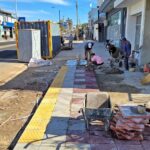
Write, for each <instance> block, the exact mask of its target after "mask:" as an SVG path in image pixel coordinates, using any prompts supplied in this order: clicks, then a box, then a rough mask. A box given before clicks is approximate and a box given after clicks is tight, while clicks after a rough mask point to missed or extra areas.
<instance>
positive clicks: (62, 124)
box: [46, 117, 69, 133]
mask: <svg viewBox="0 0 150 150" xmlns="http://www.w3.org/2000/svg"><path fill="white" fill-rule="evenodd" d="M68 121H69V118H65V117H52V119H51V120H50V122H49V124H48V125H47V129H46V133H49V132H51V131H55V130H67V128H68Z"/></svg>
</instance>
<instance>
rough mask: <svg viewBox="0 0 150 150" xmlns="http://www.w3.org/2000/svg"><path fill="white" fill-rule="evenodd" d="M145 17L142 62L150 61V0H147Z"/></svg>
mask: <svg viewBox="0 0 150 150" xmlns="http://www.w3.org/2000/svg"><path fill="white" fill-rule="evenodd" d="M145 6H146V9H145V19H144V23H145V26H144V39H143V49H142V54H141V64H142V65H144V64H146V63H150V19H149V18H150V1H149V0H147V1H146V5H145Z"/></svg>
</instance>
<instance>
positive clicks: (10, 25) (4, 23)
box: [2, 22, 14, 28]
mask: <svg viewBox="0 0 150 150" xmlns="http://www.w3.org/2000/svg"><path fill="white" fill-rule="evenodd" d="M2 26H3V27H8V28H13V27H14V23H11V22H3V23H2Z"/></svg>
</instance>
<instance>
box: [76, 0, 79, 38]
mask: <svg viewBox="0 0 150 150" xmlns="http://www.w3.org/2000/svg"><path fill="white" fill-rule="evenodd" d="M76 17H77V26H76V34H77V40H79V16H78V0H76Z"/></svg>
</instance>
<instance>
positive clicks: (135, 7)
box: [126, 0, 145, 49]
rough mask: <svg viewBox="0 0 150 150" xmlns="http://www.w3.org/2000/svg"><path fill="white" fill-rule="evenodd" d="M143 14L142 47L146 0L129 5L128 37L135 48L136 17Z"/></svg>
mask: <svg viewBox="0 0 150 150" xmlns="http://www.w3.org/2000/svg"><path fill="white" fill-rule="evenodd" d="M139 13H142V20H141V37H140V45H141V46H142V45H143V33H144V20H145V17H144V16H145V0H137V1H136V3H133V4H130V5H127V21H126V37H127V39H128V40H129V41H130V42H131V44H132V49H134V47H135V33H136V15H137V14H139Z"/></svg>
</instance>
